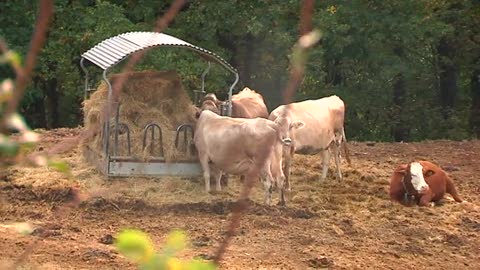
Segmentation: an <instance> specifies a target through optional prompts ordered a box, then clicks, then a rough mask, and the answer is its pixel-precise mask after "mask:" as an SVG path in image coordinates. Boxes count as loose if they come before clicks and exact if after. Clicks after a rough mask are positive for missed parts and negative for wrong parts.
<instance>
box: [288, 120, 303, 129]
mask: <svg viewBox="0 0 480 270" xmlns="http://www.w3.org/2000/svg"><path fill="white" fill-rule="evenodd" d="M303 127H305V123H304V122H302V121H296V122H293V123H291V124H290V130H294V129H301V128H303Z"/></svg>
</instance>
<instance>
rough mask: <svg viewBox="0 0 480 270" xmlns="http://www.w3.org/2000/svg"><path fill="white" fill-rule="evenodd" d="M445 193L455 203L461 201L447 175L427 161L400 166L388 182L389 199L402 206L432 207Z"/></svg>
mask: <svg viewBox="0 0 480 270" xmlns="http://www.w3.org/2000/svg"><path fill="white" fill-rule="evenodd" d="M445 192H446V193H449V194H450V195H452V197H453V199H454V200H455V201H457V202H462V201H463V200H462V198H461V197H460V196H459V195H458V192H457V190H456V189H455V186H454V185H453V181H452V179H451V178H450V177H449V176H448V175H447V173H446V172H445V171H444V170H442V169H441V168H440V167H438V166H437V165H435V164H433V163H431V162H429V161H415V162H411V163H409V164H401V165H399V166H398V167H397V168H396V169H395V171H394V172H393V175H392V178H391V180H390V198H391V199H392V200H394V201H397V202H400V203H401V204H403V205H412V204H413V203H417V204H418V205H419V206H428V205H431V206H433V205H434V202H437V201H439V200H440V199H442V198H443V195H444V194H445Z"/></svg>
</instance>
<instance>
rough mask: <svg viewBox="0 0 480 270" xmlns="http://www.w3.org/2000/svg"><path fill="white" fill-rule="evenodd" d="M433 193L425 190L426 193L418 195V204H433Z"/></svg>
mask: <svg viewBox="0 0 480 270" xmlns="http://www.w3.org/2000/svg"><path fill="white" fill-rule="evenodd" d="M432 198H433V193H432V192H427V193H426V194H424V195H422V197H420V201H419V202H418V205H419V206H435V203H433V202H432Z"/></svg>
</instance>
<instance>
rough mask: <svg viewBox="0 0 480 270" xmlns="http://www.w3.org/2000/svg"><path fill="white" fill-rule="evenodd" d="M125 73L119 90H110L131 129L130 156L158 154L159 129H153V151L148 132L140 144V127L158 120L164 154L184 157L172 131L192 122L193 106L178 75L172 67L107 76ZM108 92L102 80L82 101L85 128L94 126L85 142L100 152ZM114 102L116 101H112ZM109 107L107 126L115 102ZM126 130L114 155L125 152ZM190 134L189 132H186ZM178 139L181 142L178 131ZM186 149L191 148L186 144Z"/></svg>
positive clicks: (168, 158) (117, 76) (125, 153)
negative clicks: (86, 98) (145, 139)
mask: <svg viewBox="0 0 480 270" xmlns="http://www.w3.org/2000/svg"><path fill="white" fill-rule="evenodd" d="M121 77H126V80H125V83H124V86H123V88H122V92H121V93H120V95H118V93H114V94H113V100H114V102H116V101H119V102H120V114H119V115H120V117H119V122H120V123H125V124H127V125H128V127H129V129H130V137H131V139H130V141H131V150H132V153H131V154H132V156H134V157H137V158H141V159H144V160H148V159H149V158H150V157H151V156H159V147H158V136H159V135H158V131H157V130H156V132H155V133H156V134H155V136H156V138H155V151H154V153H153V155H152V153H150V147H149V146H150V144H151V135H150V131H149V132H148V136H147V147H146V148H145V150H144V149H142V148H143V130H144V128H145V126H146V125H148V124H150V123H156V124H158V125H159V126H160V127H161V129H162V134H163V136H162V137H163V149H164V157H165V159H166V160H167V161H171V160H174V159H179V158H180V159H185V158H187V156H188V155H185V154H184V153H183V152H182V151H181V149H182V147H180V145H179V149H180V150H177V149H176V147H175V133H176V129H177V127H178V126H179V125H182V124H192V125H194V124H195V106H194V105H193V102H192V101H191V100H190V98H189V96H188V94H187V92H186V91H185V89H184V88H183V86H182V83H181V80H180V77H179V75H178V74H177V73H176V72H175V71H163V72H156V71H143V72H129V73H121V74H116V75H113V76H111V77H110V82H111V84H112V86H113V85H115V81H116V80H118V79H119V78H121ZM114 92H115V91H114ZM107 96H108V86H107V85H106V83H105V82H103V81H102V83H101V84H100V85H99V87H98V88H97V90H96V91H95V92H94V93H93V94H92V95H91V96H90V98H89V99H88V100H86V101H85V102H84V104H83V110H84V116H85V122H84V123H85V128H86V129H87V130H95V131H94V133H95V135H94V136H93V137H91V138H90V139H88V141H86V142H85V144H88V145H89V146H90V148H92V149H94V150H96V151H98V152H99V153H102V138H101V137H102V136H101V128H99V127H101V126H102V125H100V124H101V123H100V121H102V118H103V117H102V112H103V111H104V108H105V104H106V101H107ZM115 104H116V103H115ZM113 107H114V108H113V109H112V110H111V116H110V126H111V127H113V126H114V123H115V113H116V106H115V105H114V106H113ZM114 132H115V131H114V129H113V128H112V129H110V142H111V143H110V154H113V151H112V149H113V141H114V139H113V138H114ZM126 138H127V136H126V133H124V134H122V135H120V136H119V147H118V153H117V155H127V154H128V152H127V143H126ZM189 138H190V134H189ZM179 143H183V134H180V138H179ZM187 149H191V148H190V147H188V148H187Z"/></svg>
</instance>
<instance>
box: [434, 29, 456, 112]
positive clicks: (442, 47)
mask: <svg viewBox="0 0 480 270" xmlns="http://www.w3.org/2000/svg"><path fill="white" fill-rule="evenodd" d="M437 52H438V55H439V79H440V89H439V91H440V92H439V98H440V105H441V106H442V116H443V118H444V119H448V118H449V117H450V115H451V113H452V111H453V108H454V105H455V99H456V96H457V92H458V86H457V67H456V66H455V63H454V56H455V50H454V48H453V46H452V45H451V44H450V42H449V41H448V40H447V39H446V38H442V39H441V40H440V42H439V44H438V46H437Z"/></svg>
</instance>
